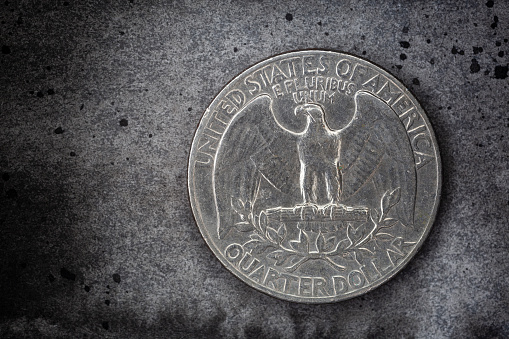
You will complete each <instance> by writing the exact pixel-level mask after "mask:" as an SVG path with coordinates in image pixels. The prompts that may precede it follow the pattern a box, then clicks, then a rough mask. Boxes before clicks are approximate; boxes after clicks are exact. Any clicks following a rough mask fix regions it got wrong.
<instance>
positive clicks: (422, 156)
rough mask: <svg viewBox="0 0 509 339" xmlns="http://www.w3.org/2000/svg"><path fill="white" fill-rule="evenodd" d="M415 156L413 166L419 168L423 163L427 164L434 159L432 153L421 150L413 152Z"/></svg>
mask: <svg viewBox="0 0 509 339" xmlns="http://www.w3.org/2000/svg"><path fill="white" fill-rule="evenodd" d="M414 158H415V166H416V167H417V169H421V168H422V167H423V166H424V165H427V164H428V163H429V162H431V160H433V159H434V157H433V156H432V155H429V154H426V153H422V152H414Z"/></svg>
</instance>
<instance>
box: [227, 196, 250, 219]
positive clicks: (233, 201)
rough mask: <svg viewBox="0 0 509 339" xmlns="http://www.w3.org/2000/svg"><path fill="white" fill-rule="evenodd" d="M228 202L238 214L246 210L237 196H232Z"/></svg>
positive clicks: (242, 213)
mask: <svg viewBox="0 0 509 339" xmlns="http://www.w3.org/2000/svg"><path fill="white" fill-rule="evenodd" d="M230 204H231V206H232V208H233V209H234V210H235V212H237V213H238V214H240V215H244V214H245V210H246V209H245V207H244V205H245V204H244V202H243V201H242V200H240V199H239V198H234V197H232V198H231V200H230Z"/></svg>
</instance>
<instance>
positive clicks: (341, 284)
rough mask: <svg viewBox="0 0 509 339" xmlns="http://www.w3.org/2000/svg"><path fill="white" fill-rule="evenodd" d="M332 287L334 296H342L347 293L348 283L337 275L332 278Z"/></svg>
mask: <svg viewBox="0 0 509 339" xmlns="http://www.w3.org/2000/svg"><path fill="white" fill-rule="evenodd" d="M332 281H333V285H334V294H335V295H338V294H344V293H346V291H348V283H347V281H346V279H345V278H343V277H342V276H339V275H335V276H333V277H332Z"/></svg>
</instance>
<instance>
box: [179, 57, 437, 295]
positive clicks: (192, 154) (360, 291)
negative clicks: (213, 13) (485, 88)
mask: <svg viewBox="0 0 509 339" xmlns="http://www.w3.org/2000/svg"><path fill="white" fill-rule="evenodd" d="M312 52H317V53H324V52H325V53H327V54H335V55H338V54H339V55H345V56H348V57H351V58H354V59H359V60H361V61H363V62H366V63H368V64H372V65H374V66H376V67H378V68H379V69H380V70H382V71H383V72H385V73H387V75H389V76H390V77H391V79H390V80H391V81H393V82H394V83H395V84H396V85H397V86H398V87H399V89H401V90H402V92H403V93H405V92H408V93H409V94H410V95H411V99H413V100H414V101H415V102H414V104H416V106H417V109H418V110H419V111H420V112H422V115H421V117H422V118H424V121H425V122H426V124H427V126H428V127H429V128H428V129H429V133H430V137H431V141H432V142H433V145H434V147H435V150H436V152H435V155H436V170H437V189H436V196H435V200H434V205H433V210H432V212H431V214H430V218H429V220H428V223H427V224H426V228H425V230H424V232H423V233H422V236H421V237H420V239H419V242H418V244H417V245H416V246H415V247H414V249H413V250H412V251H411V252H410V253H409V254H408V255H407V257H406V258H405V259H404V261H403V262H402V263H401V264H399V265H397V266H395V267H394V268H393V269H392V270H391V271H389V273H388V274H386V275H385V276H384V277H383V278H382V279H380V280H378V281H376V282H375V283H373V285H370V286H367V287H363V288H360V289H358V290H356V291H354V292H352V293H351V294H348V295H340V296H333V297H299V296H293V295H287V294H283V293H282V292H277V291H273V290H271V289H269V288H268V287H266V286H264V285H262V284H260V283H257V282H254V281H252V280H250V279H249V278H248V277H247V276H245V275H242V274H241V273H240V272H237V270H236V269H235V268H234V267H233V265H232V264H231V263H230V262H229V261H227V260H226V258H225V257H224V255H223V253H222V251H221V250H220V249H219V248H218V247H217V246H216V244H215V243H214V242H213V240H212V236H211V235H210V234H209V232H208V231H207V228H206V227H205V226H203V227H200V221H199V220H198V217H197V215H198V212H199V211H198V207H197V206H196V205H195V203H194V199H193V197H194V196H195V194H194V192H195V191H196V189H195V188H194V184H193V181H196V180H193V179H192V178H193V176H192V174H193V172H194V167H193V166H192V164H193V161H194V159H195V158H196V156H195V153H196V151H195V147H196V146H197V144H196V143H197V139H196V136H197V135H198V133H200V132H201V131H202V129H203V128H204V125H205V124H203V123H202V122H203V121H204V118H206V117H207V115H208V114H210V111H211V109H210V108H211V106H212V105H213V104H214V102H215V101H216V100H217V98H218V97H219V95H220V94H221V93H223V91H225V90H226V89H227V88H228V87H230V86H231V85H232V83H233V82H235V81H236V80H237V79H238V78H239V77H241V76H242V75H247V74H248V73H249V72H252V71H253V70H254V69H255V68H258V67H259V66H261V65H262V64H264V63H270V62H271V61H272V60H275V59H278V58H281V57H284V56H287V55H295V54H305V53H312ZM187 188H188V190H187V191H188V195H189V196H188V199H189V202H190V204H191V209H192V212H193V218H194V220H195V222H196V226H197V227H198V229H199V231H200V234H201V235H202V237H203V239H204V240H205V243H206V244H207V246H208V247H209V249H210V250H211V251H212V253H214V255H215V256H216V257H217V259H219V261H220V262H221V264H222V265H223V266H224V267H225V268H226V269H227V270H228V271H230V272H231V273H232V274H233V275H234V276H235V277H237V278H238V279H240V280H241V281H243V282H244V283H246V284H247V285H248V286H250V287H252V288H254V289H255V290H257V291H260V292H263V293H264V294H267V295H269V296H271V297H274V298H277V299H280V300H284V301H291V302H297V303H304V304H328V303H335V302H339V301H343V300H348V299H352V298H355V297H358V296H361V295H364V294H366V293H368V292H371V291H372V290H374V289H376V288H378V287H380V286H381V285H383V284H385V283H386V282H387V281H389V280H391V279H392V278H394V277H395V276H396V275H397V274H398V273H399V272H401V271H402V270H403V269H404V268H405V267H406V266H407V265H408V263H409V262H410V261H411V260H412V259H413V258H414V257H415V255H416V254H417V252H419V250H420V249H421V248H422V246H423V244H424V242H425V241H426V239H427V238H428V236H429V233H430V231H431V228H432V227H433V224H434V222H435V220H436V216H437V212H438V208H439V205H440V200H441V193H442V161H441V157H440V150H439V147H438V142H437V140H436V138H435V133H434V130H433V126H432V124H431V122H430V121H429V119H428V115H427V114H426V111H425V110H424V108H423V107H422V105H421V103H420V102H419V100H418V99H417V97H416V96H415V95H414V93H413V92H411V91H410V90H409V89H408V88H407V87H406V86H405V85H404V84H403V83H402V82H401V81H400V80H399V79H398V78H397V77H396V76H394V75H393V74H392V73H391V72H389V71H388V70H387V69H385V68H384V67H381V66H380V65H378V64H377V63H374V62H372V61H370V60H367V59H364V58H362V57H359V56H357V55H354V54H351V53H346V52H340V51H336V50H328V49H301V50H292V51H287V52H284V53H279V54H275V55H272V56H270V57H268V58H265V59H262V60H260V61H258V62H257V63H255V64H253V65H251V66H249V67H248V68H246V69H244V70H243V71H241V72H239V73H238V74H236V75H235V76H234V77H233V78H232V79H231V80H230V81H228V82H227V83H226V85H224V86H223V87H222V88H221V90H220V91H219V92H218V93H217V94H216V95H215V96H214V98H213V99H212V101H210V104H209V105H208V106H207V108H206V110H205V112H204V113H203V114H202V116H201V118H200V121H199V122H198V125H197V127H196V129H195V131H194V134H193V141H192V143H191V149H190V151H189V156H188V168H187ZM196 204H198V202H196ZM202 220H203V218H202ZM203 224H204V222H203Z"/></svg>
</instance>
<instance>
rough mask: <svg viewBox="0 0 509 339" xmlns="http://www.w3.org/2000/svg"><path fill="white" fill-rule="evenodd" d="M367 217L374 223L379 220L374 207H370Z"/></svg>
mask: <svg viewBox="0 0 509 339" xmlns="http://www.w3.org/2000/svg"><path fill="white" fill-rule="evenodd" d="M369 217H370V218H371V221H372V222H373V223H375V224H376V223H377V222H378V221H380V219H378V218H379V217H380V215H379V214H378V211H377V209H376V208H372V209H370V210H369Z"/></svg>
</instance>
